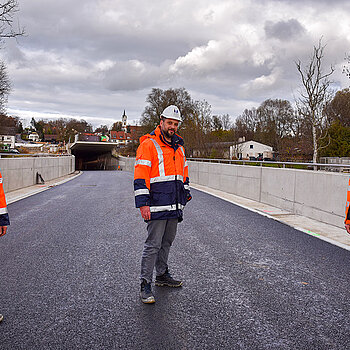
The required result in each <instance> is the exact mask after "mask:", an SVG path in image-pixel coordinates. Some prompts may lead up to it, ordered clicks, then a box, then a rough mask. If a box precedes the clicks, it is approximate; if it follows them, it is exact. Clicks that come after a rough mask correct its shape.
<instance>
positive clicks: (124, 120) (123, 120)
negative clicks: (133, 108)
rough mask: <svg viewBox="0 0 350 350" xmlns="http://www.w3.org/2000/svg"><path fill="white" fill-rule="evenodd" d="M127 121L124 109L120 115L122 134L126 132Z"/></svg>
mask: <svg viewBox="0 0 350 350" xmlns="http://www.w3.org/2000/svg"><path fill="white" fill-rule="evenodd" d="M127 120H128V117H127V115H126V114H125V109H124V113H123V115H122V130H123V131H124V132H126V131H127V127H126V121H127Z"/></svg>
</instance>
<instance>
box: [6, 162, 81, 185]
mask: <svg viewBox="0 0 350 350" xmlns="http://www.w3.org/2000/svg"><path fill="white" fill-rule="evenodd" d="M74 158H75V157H74V156H63V157H16V158H0V169H1V174H2V177H3V184H4V190H5V192H10V191H14V190H17V189H19V188H23V187H27V186H32V185H35V184H36V173H37V172H38V173H39V174H41V176H42V177H43V179H44V180H45V181H49V180H52V179H55V178H58V177H61V176H64V175H67V174H70V173H72V172H74V171H75V159H74Z"/></svg>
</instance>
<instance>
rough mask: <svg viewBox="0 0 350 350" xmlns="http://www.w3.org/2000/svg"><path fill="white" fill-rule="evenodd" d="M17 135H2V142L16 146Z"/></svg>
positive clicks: (12, 146) (11, 146)
mask: <svg viewBox="0 0 350 350" xmlns="http://www.w3.org/2000/svg"><path fill="white" fill-rule="evenodd" d="M15 141H16V137H15V136H13V135H0V143H2V144H5V145H9V146H10V148H15Z"/></svg>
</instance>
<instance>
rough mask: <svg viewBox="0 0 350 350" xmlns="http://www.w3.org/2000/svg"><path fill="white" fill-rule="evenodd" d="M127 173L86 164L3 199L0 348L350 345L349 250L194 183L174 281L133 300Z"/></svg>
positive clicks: (132, 213)
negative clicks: (6, 217) (74, 173)
mask: <svg viewBox="0 0 350 350" xmlns="http://www.w3.org/2000/svg"><path fill="white" fill-rule="evenodd" d="M132 181H133V179H132V174H131V173H127V172H117V171H113V172H111V171H104V172H98V171H91V172H84V173H83V175H81V176H79V177H77V178H76V179H74V180H72V181H69V182H67V183H65V184H63V185H60V186H57V187H54V188H52V189H50V190H48V191H45V192H41V193H39V194H37V195H34V196H32V197H29V198H26V199H23V200H20V201H18V202H16V203H13V204H11V205H9V213H10V219H11V226H10V228H9V230H8V234H7V235H6V236H4V237H2V238H0V276H1V279H0V312H1V313H2V314H4V316H5V318H4V321H3V322H2V323H0V349H11V350H13V349H35V350H36V349H317V350H319V349H342V350H344V349H349V348H350V345H349V341H350V335H349V334H350V313H349V311H350V307H349V300H350V292H349V286H350V283H349V282H350V281H349V280H350V278H349V258H350V252H349V251H346V250H343V249H341V248H339V247H336V246H332V245H330V244H329V243H327V242H324V241H321V240H318V239H317V238H315V237H312V236H309V235H306V234H304V233H302V232H299V231H297V230H294V229H293V228H291V227H289V226H287V225H284V224H282V223H280V222H277V221H274V220H272V219H269V218H266V217H264V216H260V215H258V214H255V213H252V212H250V211H248V210H245V209H243V208H240V207H238V206H235V205H234V204H231V203H228V202H225V201H223V200H221V199H219V198H216V197H212V196H210V195H207V194H205V193H202V192H199V191H195V190H193V191H192V195H193V200H192V201H191V202H190V203H189V204H188V206H187V207H186V208H185V220H184V221H183V222H182V223H181V224H179V230H178V235H177V237H176V240H175V242H174V245H173V247H172V251H171V253H170V259H169V265H170V268H171V272H172V273H173V275H174V277H181V278H182V279H183V281H184V286H183V288H180V289H171V288H164V287H154V292H155V297H156V303H155V304H153V305H144V304H142V303H141V301H140V300H139V280H138V277H139V268H140V256H141V252H142V246H143V241H144V240H145V238H146V229H145V228H146V227H145V224H144V222H143V221H142V219H141V217H140V214H139V211H138V210H137V209H135V208H134V199H133V187H132Z"/></svg>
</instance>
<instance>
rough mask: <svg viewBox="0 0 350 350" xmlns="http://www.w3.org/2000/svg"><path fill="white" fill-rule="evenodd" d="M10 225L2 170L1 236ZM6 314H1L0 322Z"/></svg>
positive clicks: (0, 201)
mask: <svg viewBox="0 0 350 350" xmlns="http://www.w3.org/2000/svg"><path fill="white" fill-rule="evenodd" d="M8 225H10V220H9V214H8V212H7V206H6V198H5V193H4V188H3V185H2V176H1V172H0V237H1V236H4V235H5V234H6V231H7V226H8ZM3 319H4V316H3V315H1V314H0V322H1V321H2V320H3Z"/></svg>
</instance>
